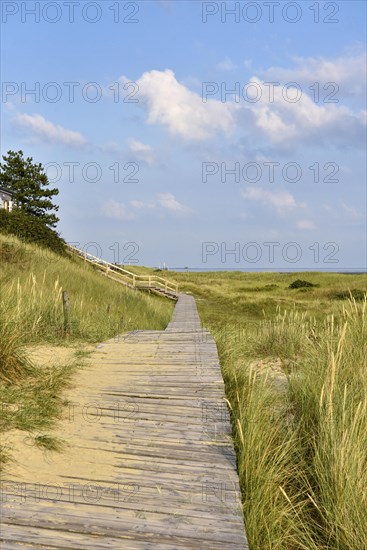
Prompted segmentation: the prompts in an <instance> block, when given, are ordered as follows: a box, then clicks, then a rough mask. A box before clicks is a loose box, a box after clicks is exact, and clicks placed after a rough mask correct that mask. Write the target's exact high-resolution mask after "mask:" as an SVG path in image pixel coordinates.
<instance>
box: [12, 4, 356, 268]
mask: <svg viewBox="0 0 367 550" xmlns="http://www.w3.org/2000/svg"><path fill="white" fill-rule="evenodd" d="M32 10H33V12H34V13H33V14H32V13H31V11H32ZM71 10H73V13H72V11H71ZM231 10H232V11H233V10H235V13H232V14H231V13H230V11H231ZM236 10H237V11H236ZM271 10H274V11H273V17H271V16H272V14H271V13H270V11H271ZM365 12H366V5H365V2H362V1H350V0H349V1H347V2H323V1H320V2H308V1H300V2H284V1H280V2H270V3H269V2H244V1H242V2H200V1H195V0H192V1H186V0H177V1H174V0H172V1H170V0H167V1H154V0H144V1H141V2H123V1H122V2H118V1H112V0H111V1H110V0H106V1H102V2H101V1H100V2H88V1H75V2H64V1H60V2H5V1H3V2H2V82H3V84H2V154H5V153H6V152H7V151H8V150H9V149H13V150H19V149H22V150H23V151H24V153H25V154H26V155H27V156H32V157H33V158H34V159H35V160H37V161H39V162H42V163H43V165H45V166H47V173H48V175H49V178H50V179H51V181H53V185H54V186H56V187H58V188H59V190H60V194H59V196H58V197H57V201H56V202H57V203H58V204H59V205H60V210H59V216H60V223H59V230H60V232H61V234H62V236H63V237H64V238H65V239H66V240H67V241H68V242H73V243H80V246H81V247H85V246H87V245H88V243H96V245H95V246H93V245H90V246H89V251H90V252H91V253H96V252H97V253H98V254H101V255H102V256H103V257H104V258H106V259H109V260H114V261H119V262H120V263H129V262H130V263H132V264H134V262H137V263H139V264H141V265H154V266H158V265H162V264H163V262H165V263H166V264H167V265H168V266H170V267H186V266H188V267H189V268H205V269H207V268H213V269H214V268H221V269H224V268H228V269H229V268H231V269H233V268H236V269H244V270H247V269H256V270H262V269H274V270H277V269H294V270H301V269H320V270H321V269H326V270H331V269H333V270H339V269H340V270H349V269H363V268H365V267H366V184H365V181H366V173H365V169H366V162H365V148H366V105H365V91H366V90H365V88H366V73H365V71H366V53H365V52H366V49H365V43H366V27H365V20H366V13H365ZM255 20H256V22H255ZM134 21H135V22H134ZM68 83H69V84H68ZM32 89H33V90H35V93H33V94H32V93H29V90H32Z"/></svg>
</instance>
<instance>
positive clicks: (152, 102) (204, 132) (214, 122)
mask: <svg viewBox="0 0 367 550" xmlns="http://www.w3.org/2000/svg"><path fill="white" fill-rule="evenodd" d="M137 84H138V86H139V97H140V98H141V99H142V100H143V104H144V106H145V107H146V109H147V110H148V119H147V122H148V123H149V124H162V125H163V126H165V127H166V128H167V129H168V131H169V132H170V133H171V134H173V135H177V136H180V137H182V138H184V139H186V140H190V141H197V140H199V141H200V140H205V139H208V138H211V137H213V136H214V135H215V134H217V133H226V134H228V133H230V132H231V131H232V130H233V128H234V126H235V121H234V116H233V113H234V110H235V109H236V107H237V106H236V105H234V104H232V103H221V102H220V101H217V100H215V99H209V100H208V101H207V102H206V103H204V102H203V101H202V98H201V96H200V95H199V94H196V93H194V92H192V91H190V90H189V89H188V88H187V87H185V86H184V85H183V84H181V83H180V82H178V81H177V80H176V77H175V74H174V72H173V71H171V70H168V69H167V70H165V71H149V72H146V73H144V74H143V75H142V76H141V77H140V78H139V79H138V81H137Z"/></svg>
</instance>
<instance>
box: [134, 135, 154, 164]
mask: <svg viewBox="0 0 367 550" xmlns="http://www.w3.org/2000/svg"><path fill="white" fill-rule="evenodd" d="M128 147H129V151H130V152H131V153H132V154H133V157H134V159H136V160H138V161H141V162H144V163H146V164H148V165H149V166H153V165H154V164H156V161H157V159H156V157H155V154H154V151H153V148H152V147H151V146H150V145H148V144H146V143H142V142H141V141H137V140H135V139H129V141H128Z"/></svg>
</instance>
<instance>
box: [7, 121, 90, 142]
mask: <svg viewBox="0 0 367 550" xmlns="http://www.w3.org/2000/svg"><path fill="white" fill-rule="evenodd" d="M16 122H17V124H18V125H20V126H22V127H24V128H27V129H29V130H31V132H32V134H33V136H35V137H36V138H37V139H39V140H41V141H44V142H47V143H49V142H52V143H61V144H63V145H68V146H71V147H82V146H83V145H86V143H87V140H86V139H85V138H84V137H83V136H82V134H80V133H79V132H75V131H74V130H68V129H67V128H64V127H63V126H59V125H56V124H53V123H52V122H50V121H49V120H46V119H45V118H44V117H43V116H42V115H37V114H34V115H27V114H20V113H19V114H18V115H17V116H16Z"/></svg>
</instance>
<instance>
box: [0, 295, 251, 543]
mask: <svg viewBox="0 0 367 550" xmlns="http://www.w3.org/2000/svg"><path fill="white" fill-rule="evenodd" d="M92 361H93V362H96V363H97V364H98V368H99V369H103V372H105V373H106V375H105V377H104V378H103V380H104V384H103V387H101V386H99V387H94V386H93V385H92V384H90V385H88V384H87V385H86V388H85V399H86V401H88V402H89V403H94V409H93V410H92V409H90V411H89V413H88V418H86V419H85V422H84V424H83V425H82V426H81V427H80V428H79V432H78V433H77V434H74V436H75V445H76V446H77V447H78V456H79V460H77V459H74V461H75V464H74V469H71V473H70V470H69V471H68V472H69V473H67V474H65V471H64V470H63V465H60V467H59V468H58V470H57V472H56V473H55V475H54V476H53V477H52V478H51V477H50V475H49V473H48V474H47V475H49V477H48V478H47V476H46V479H48V480H49V481H48V483H45V482H43V483H39V482H35V480H37V479H43V478H42V477H41V478H39V476H36V474H34V475H33V476H32V475H31V473H30V478H29V479H28V480H26V481H24V480H19V479H17V478H16V479H8V480H6V481H4V482H3V486H2V498H1V500H2V524H1V534H0V541H2V542H1V544H0V547H1V548H2V550H8V549H18V548H19V549H20V548H43V549H55V548H62V549H85V550H92V549H93V550H98V549H105V548H115V549H118V550H125V549H126V550H136V549H146V550H150V549H151V550H153V549H154V550H174V549H180V550H182V549H185V548H187V549H198V550H199V549H208V550H209V549H210V550H223V549H228V550H231V549H232V550H235V549H236V550H239V549H242V550H243V549H246V548H248V546H247V542H246V536H245V532H244V524H243V518H242V512H241V503H240V493H239V485H238V476H237V472H236V457H235V452H234V448H233V442H232V439H231V436H230V434H231V426H230V422H229V415H228V410H227V406H226V402H225V400H224V384H223V379H222V375H221V371H220V366H219V360H218V354H217V349H216V345H215V342H214V340H213V338H212V336H211V335H210V333H209V332H208V331H206V330H202V329H201V326H200V320H199V316H198V313H197V309H196V304H195V301H194V299H193V298H192V297H190V296H188V295H183V294H181V295H180V297H179V300H178V302H177V305H176V307H175V311H174V315H173V318H172V321H171V323H170V324H169V325H168V327H167V329H166V330H165V331H135V332H131V333H128V334H125V335H123V336H122V337H120V338H116V339H111V340H109V341H107V342H105V343H103V344H101V345H100V346H98V349H97V350H96V352H95V353H94V354H93V356H92ZM93 411H95V412H94V414H95V416H97V415H98V414H99V415H100V414H101V413H100V411H103V416H102V419H99V420H100V421H99V422H98V424H97V425H96V423H95V422H93V421H92V419H93ZM92 428H93V429H92ZM73 429H74V430H76V428H75V427H74V428H73ZM66 453H67V451H66ZM91 453H92V455H93V456H95V463H94V468H91V467H90V460H89V459H88V460H87V456H90V455H91ZM83 457H85V463H84V464H83ZM65 461H67V457H66V458H65ZM87 463H88V466H87ZM38 473H39V472H38ZM9 477H10V476H9Z"/></svg>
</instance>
